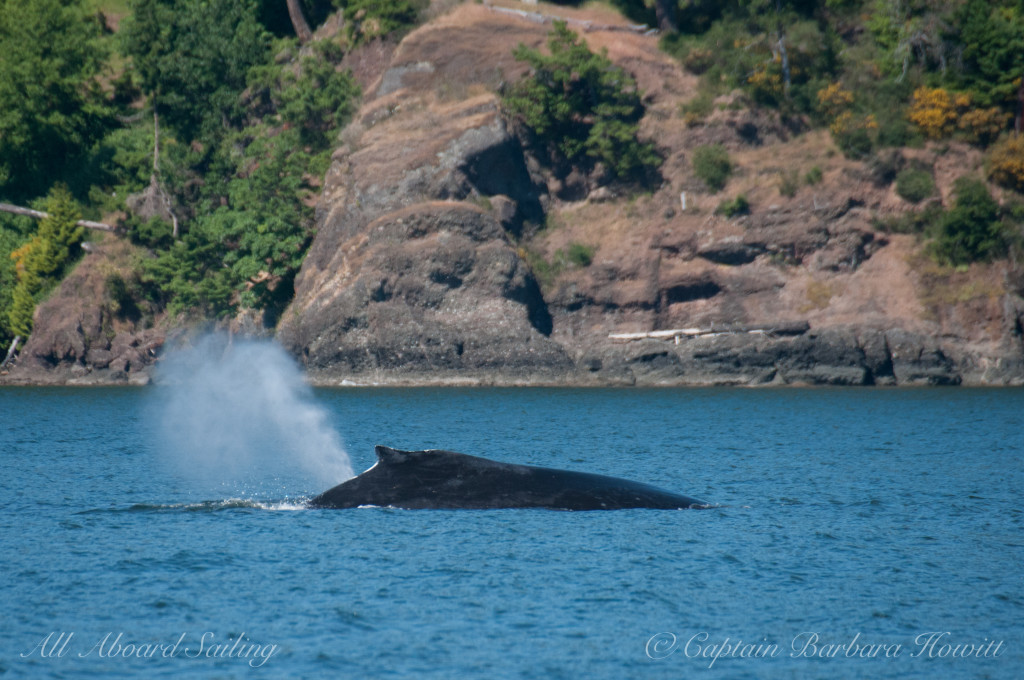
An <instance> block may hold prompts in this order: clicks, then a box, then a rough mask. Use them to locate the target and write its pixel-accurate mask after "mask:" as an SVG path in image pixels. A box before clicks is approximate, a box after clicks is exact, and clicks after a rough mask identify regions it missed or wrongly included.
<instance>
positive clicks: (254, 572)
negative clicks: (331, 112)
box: [0, 387, 1024, 680]
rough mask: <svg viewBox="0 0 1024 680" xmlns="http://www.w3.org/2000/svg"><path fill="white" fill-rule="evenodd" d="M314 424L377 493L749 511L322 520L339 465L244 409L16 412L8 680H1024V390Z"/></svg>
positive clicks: (532, 392) (564, 402)
mask: <svg viewBox="0 0 1024 680" xmlns="http://www.w3.org/2000/svg"><path fill="white" fill-rule="evenodd" d="M299 398H300V399H302V400H305V406H304V408H306V409H312V410H313V411H314V412H315V413H318V414H319V415H318V416H316V417H313V418H312V420H309V419H308V418H307V419H306V420H304V421H303V422H302V423H298V424H297V426H296V428H295V429H296V430H299V431H303V432H304V431H306V430H309V429H316V428H323V427H327V428H329V429H330V430H331V431H332V432H334V433H336V435H337V436H338V437H340V441H341V442H342V443H343V446H344V449H345V450H346V451H347V452H348V454H349V456H350V457H351V465H352V468H353V469H354V470H355V471H356V472H359V471H362V470H364V469H366V468H368V467H369V466H370V465H372V463H373V445H374V444H387V445H390V446H394V447H398V448H409V449H421V448H447V449H451V450H456V451H462V452H465V453H471V454H477V455H484V456H487V457H491V458H495V459H499V460H504V461H509V462H516V463H526V464H534V465H544V466H551V467H559V468H570V469H575V470H584V471H589V472H596V473H602V474H608V475H615V476H621V477H627V478H630V479H635V480H639V481H643V482H647V483H650V484H654V485H656V486H659V487H663V488H665V489H669V490H672V491H676V492H679V493H682V494H685V495H689V496H694V497H696V498H701V499H704V500H707V501H709V502H711V503H714V504H717V505H719V506H720V507H716V508H714V509H710V510H682V511H656V510H624V511H611V512H561V511H550V510H500V511H429V510H427V511H409V510H396V509H389V508H360V509H357V510H309V509H305V508H304V507H303V501H304V499H306V498H309V497H310V496H312V495H314V494H316V493H318V492H320V491H323V490H324V489H326V488H328V487H329V486H333V485H334V483H336V482H340V481H341V480H340V479H337V480H327V479H323V478H322V477H323V472H322V470H323V469H336V468H331V465H334V464H336V463H337V462H338V461H328V463H330V465H327V466H326V467H323V468H317V466H316V465H312V464H310V463H309V461H308V460H305V461H302V462H301V465H300V464H299V463H298V462H295V461H293V460H291V459H290V458H289V456H291V455H292V454H290V453H282V452H281V451H280V449H279V443H278V442H276V441H275V436H274V435H273V432H272V431H270V430H266V429H265V427H264V425H265V423H266V421H267V420H268V419H270V418H272V416H270V415H267V414H261V413H259V412H258V411H257V412H245V413H243V414H242V415H239V413H238V412H236V411H231V410H227V411H225V412H223V413H221V412H220V411H218V406H217V403H218V402H220V401H227V400H230V397H223V398H221V397H218V399H215V400H214V401H213V403H211V404H203V405H202V406H201V409H200V410H201V411H202V412H203V413H205V414H206V415H207V416H209V418H208V419H207V420H206V421H205V423H204V424H203V425H202V427H203V428H206V429H205V430H203V433H207V432H210V434H209V436H208V435H207V434H203V435H202V436H200V437H192V438H191V439H189V438H185V439H181V438H175V437H174V435H173V433H174V431H175V430H177V431H179V432H183V431H190V430H191V429H192V428H195V427H197V426H196V425H195V424H194V423H192V422H190V421H188V420H187V418H189V417H194V415H193V416H182V415H181V412H180V410H176V409H175V408H172V406H173V401H174V398H173V397H170V396H168V393H167V392H166V390H162V389H160V388H153V387H148V388H123V389H122V388H109V389H56V388H55V389H44V388H5V389H0V418H2V421H3V425H2V429H0V461H2V475H0V526H2V529H0V531H2V534H0V604H2V608H3V609H2V616H0V675H4V677H12V678H22V677H24V678H72V677H95V678H111V677H138V676H144V677H166V678H172V677H173V678H177V677H192V678H235V677H239V678H240V677H248V676H262V677H274V678H276V677H307V678H312V677H338V678H524V679H527V678H529V679H534V678H572V679H575V678H588V679H608V680H622V679H625V678H816V677H817V678H856V677H871V678H917V677H920V678H925V677H928V678H931V677H964V678H1020V677H1024V500H1022V497H1024V462H1022V458H1024V390H1015V389H994V390H988V389H920V390H914V389H853V388H850V389H623V390H598V389H587V390H578V389H452V388H446V389H383V388H354V389H340V390H316V391H309V392H308V393H306V394H305V395H300V397H299ZM187 401H188V402H189V403H191V402H192V401H193V399H192V398H191V397H190V398H189V399H187ZM269 408H271V409H272V410H273V412H274V413H275V414H281V413H285V414H287V413H290V411H289V410H288V407H287V405H284V406H281V405H280V404H278V405H276V406H275V405H273V404H271V405H270V406H269ZM307 415H308V413H307ZM182 418H185V420H180V419H182ZM317 418H319V420H317ZM176 419H179V420H176ZM284 420H285V421H288V418H284ZM314 421H315V423H314V425H309V424H308V423H309V422H314ZM212 431H217V432H221V433H222V434H223V433H227V435H229V436H227V437H214V436H213V433H212ZM268 432H271V433H270V434H267V433H268ZM169 433H170V434H169ZM227 440H231V441H234V442H235V443H236V444H237V442H238V441H242V442H244V446H242V447H236V448H235V449H231V448H230V446H228V444H226V443H225V441H227ZM182 442H187V443H182ZM225 446H228V448H227V449H225V448H224V447H225ZM214 449H216V450H214ZM225 451H227V452H228V453H227V454H225ZM331 455H336V454H331ZM226 458H227V459H226Z"/></svg>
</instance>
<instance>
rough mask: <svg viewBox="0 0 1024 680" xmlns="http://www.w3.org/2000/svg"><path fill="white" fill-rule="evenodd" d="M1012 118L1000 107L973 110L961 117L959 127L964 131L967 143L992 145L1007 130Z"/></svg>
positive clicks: (958, 122)
mask: <svg viewBox="0 0 1024 680" xmlns="http://www.w3.org/2000/svg"><path fill="white" fill-rule="evenodd" d="M1010 118H1012V116H1011V115H1010V114H1008V113H1005V112H1004V111H1002V110H1001V109H999V108H998V107H992V108H989V109H971V110H970V111H967V112H965V113H964V114H963V115H962V116H960V120H959V121H957V127H958V128H960V130H962V131H963V133H964V136H965V137H966V138H967V141H969V142H973V143H975V144H990V143H991V142H992V141H993V140H994V139H995V138H996V137H998V136H999V134H1000V133H1001V132H1002V131H1003V130H1005V129H1006V124H1007V123H1008V122H1009V120H1010Z"/></svg>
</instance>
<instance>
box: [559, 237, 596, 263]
mask: <svg viewBox="0 0 1024 680" xmlns="http://www.w3.org/2000/svg"><path fill="white" fill-rule="evenodd" d="M595 252H596V249H595V248H594V247H593V246H587V245H584V244H582V243H579V242H577V241H573V242H572V243H570V244H569V247H568V249H567V250H566V251H565V256H566V259H568V260H569V263H570V264H572V265H575V266H577V267H589V266H590V263H591V262H593V261H594V253H595Z"/></svg>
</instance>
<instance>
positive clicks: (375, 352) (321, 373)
mask: <svg viewBox="0 0 1024 680" xmlns="http://www.w3.org/2000/svg"><path fill="white" fill-rule="evenodd" d="M424 70H426V69H424V68H419V69H406V68H404V67H395V68H392V69H390V70H389V71H388V72H387V73H385V77H384V78H383V81H382V82H383V84H384V85H386V86H387V87H388V88H394V87H397V85H396V83H398V84H400V83H401V81H402V77H403V76H405V75H407V74H410V73H412V74H418V73H421V72H423V71H424ZM388 94H389V95H390V96H391V99H389V100H388V101H390V102H392V103H391V104H390V105H389V106H392V107H394V108H395V109H399V110H400V109H401V107H403V106H414V105H412V104H411V103H410V101H409V99H408V97H407V96H405V95H407V92H406V91H405V90H399V92H397V93H391V92H388ZM433 104H434V105H436V106H437V110H436V113H435V112H431V113H429V114H426V116H424V111H422V110H414V113H413V114H412V115H411V116H407V115H402V114H401V113H398V114H396V113H392V114H390V115H388V116H387V117H385V118H379V116H380V115H381V114H380V104H379V102H377V101H373V102H370V103H369V104H368V105H367V106H366V107H364V110H363V118H362V122H360V123H357V124H356V128H355V129H356V130H358V129H359V126H360V125H363V126H367V125H368V126H369V127H367V128H366V129H365V131H363V132H362V136H361V137H360V138H358V139H356V140H355V141H354V144H351V145H350V146H348V147H346V148H344V149H342V150H341V151H339V152H338V153H336V154H335V157H334V159H333V164H332V167H331V169H330V171H329V172H328V175H327V182H326V185H325V188H324V195H325V196H330V197H331V199H330V200H329V201H328V202H326V203H325V204H324V206H323V208H324V209H322V210H321V211H320V213H319V215H318V221H319V229H318V233H317V238H316V240H315V241H314V244H313V246H312V248H311V250H310V252H309V255H308V256H307V258H306V261H305V264H304V265H303V268H302V271H301V273H300V274H299V276H298V278H297V280H296V284H295V288H296V297H295V301H294V302H293V304H292V305H291V306H290V307H289V309H288V311H287V312H286V314H285V315H284V318H283V319H282V322H281V325H280V327H279V330H278V335H277V337H278V339H279V340H280V342H281V343H282V344H283V345H284V346H285V347H286V348H287V349H289V350H290V351H292V352H293V353H294V354H295V355H296V356H299V357H301V360H302V361H303V362H304V363H305V365H306V367H307V370H308V371H309V372H310V374H311V375H312V376H313V377H314V378H315V379H316V380H319V381H327V382H330V381H341V380H344V379H355V380H373V381H382V382H390V381H401V382H417V381H424V382H435V381H440V382H457V383H458V382H490V381H492V380H494V379H495V375H501V378H500V380H501V381H502V382H505V381H510V382H524V383H525V382H557V381H559V380H561V379H563V378H564V377H565V376H566V375H567V373H568V372H569V371H570V370H571V369H572V366H573V364H572V362H571V361H570V360H569V358H568V355H567V354H566V352H565V351H564V349H563V348H562V347H561V346H559V345H558V344H557V343H555V342H553V341H552V340H551V339H550V335H551V332H552V320H551V315H550V313H549V311H548V309H547V305H546V303H545V301H544V298H543V296H542V295H541V291H540V286H539V285H538V283H537V281H536V279H535V278H534V276H533V274H532V273H531V272H530V269H529V267H527V266H526V264H525V263H524V262H523V260H522V259H521V258H520V257H519V255H518V254H517V252H516V249H515V247H514V245H513V242H512V238H513V237H514V236H515V235H516V234H517V233H518V231H519V230H520V229H521V227H522V224H523V223H524V222H525V221H531V220H532V221H536V220H537V219H539V218H541V217H542V215H543V211H542V209H541V206H540V194H539V192H538V190H537V189H536V188H535V186H534V183H533V181H532V180H531V178H530V175H529V173H528V171H527V169H526V164H525V158H524V156H523V152H522V150H521V149H520V148H519V144H518V142H517V140H516V139H515V137H513V136H512V135H510V134H509V133H508V131H507V130H506V129H505V126H504V124H503V122H502V119H501V117H500V116H499V115H498V109H497V102H496V100H495V98H494V97H493V96H492V95H490V94H484V95H482V96H477V97H475V98H471V99H469V100H468V101H463V102H459V103H457V104H456V105H446V104H443V103H441V104H437V103H436V102H433ZM414 109H415V107H414ZM424 118H428V119H429V124H428V120H424ZM412 121H415V122H416V125H415V126H414V127H412V126H410V123H411V122H412ZM353 147H354V150H353ZM484 196H488V197H490V196H493V197H494V198H493V199H491V198H487V199H483V198H482V197H484ZM482 206H487V208H486V209H485V208H484V207H482Z"/></svg>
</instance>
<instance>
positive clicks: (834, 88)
mask: <svg viewBox="0 0 1024 680" xmlns="http://www.w3.org/2000/svg"><path fill="white" fill-rule="evenodd" d="M817 98H818V110H819V111H821V112H822V113H823V114H824V115H825V116H826V117H827V118H830V119H834V118H836V117H837V116H838V115H839V114H841V113H842V112H843V111H846V110H847V109H849V108H850V105H851V104H853V93H852V92H850V91H849V90H844V89H843V86H842V84H841V83H831V84H830V85H828V86H826V87H823V88H821V89H820V90H818V93H817Z"/></svg>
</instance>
